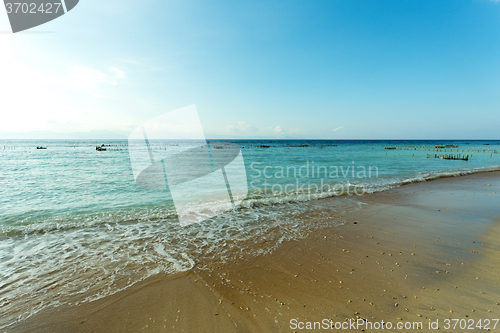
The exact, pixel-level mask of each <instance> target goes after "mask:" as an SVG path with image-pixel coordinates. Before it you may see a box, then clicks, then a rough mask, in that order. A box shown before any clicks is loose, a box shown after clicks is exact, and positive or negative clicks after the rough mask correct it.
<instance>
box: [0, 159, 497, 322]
mask: <svg viewBox="0 0 500 333" xmlns="http://www.w3.org/2000/svg"><path fill="white" fill-rule="evenodd" d="M491 171H500V166H491V167H482V168H470V169H460V170H452V171H432V172H420V173H416V174H411V175H406V176H405V175H399V176H390V177H385V178H384V177H380V178H375V179H367V180H363V181H360V182H357V183H356V182H352V183H350V182H348V181H345V182H342V183H341V184H343V185H344V186H345V188H347V189H352V190H356V189H358V190H361V189H362V190H363V192H362V193H375V192H380V191H386V190H390V189H391V188H395V187H398V186H403V185H406V184H411V183H416V182H424V181H430V180H434V179H439V178H446V177H458V176H464V175H470V174H473V173H481V172H491ZM337 183H338V184H340V182H337ZM334 196H337V197H338V200H334V201H322V200H318V199H323V198H329V197H334ZM210 206H214V207H215V206H216V203H215V204H214V203H208V204H207V207H203V208H204V209H209V208H210ZM360 207H361V205H359V202H358V201H356V195H348V194H347V193H340V192H339V191H338V190H336V189H332V188H330V191H308V192H307V193H306V192H295V193H287V194H282V195H267V196H263V195H259V194H257V193H251V194H250V195H249V197H248V198H247V199H246V200H244V201H243V202H242V204H241V205H240V206H239V207H236V208H235V209H233V210H232V211H229V212H227V213H224V214H221V215H219V216H217V217H215V218H212V219H209V220H207V221H204V222H201V223H198V224H195V225H192V226H189V227H181V226H180V225H179V223H178V220H177V218H176V212H175V210H174V208H173V207H169V206H167V205H165V206H161V207H155V208H151V207H147V208H137V207H135V208H128V209H125V208H124V209H122V210H119V211H106V212H99V213H87V214H79V215H72V216H61V217H57V218H52V219H46V220H44V221H38V222H37V223H26V221H20V222H19V223H17V224H10V225H8V226H3V227H2V228H1V229H0V239H1V240H2V241H1V242H0V313H1V315H0V328H3V327H6V326H8V325H10V324H12V323H13V322H15V321H18V320H23V319H25V318H27V317H29V316H31V315H32V314H34V313H36V312H38V311H40V310H41V309H43V308H45V307H47V306H59V305H62V304H67V303H69V302H73V301H74V299H75V298H76V299H78V302H88V301H92V300H96V299H99V298H102V297H105V296H108V295H111V294H114V293H116V292H118V291H121V290H123V289H126V288H129V287H130V286H132V285H134V284H135V283H137V282H139V281H142V280H144V279H146V278H148V277H151V276H153V275H156V274H176V273H179V272H183V271H187V270H190V269H193V268H196V269H210V268H211V267H213V265H217V264H222V263H225V262H228V261H231V260H235V259H238V258H241V257H245V256H258V255H265V254H267V253H271V252H272V251H274V250H275V249H276V248H278V247H279V246H280V244H281V243H283V242H285V241H288V240H296V239H302V238H305V237H307V235H309V234H310V233H311V232H312V231H314V230H317V229H318V228H322V227H325V226H336V225H340V224H342V223H343V221H342V220H341V219H339V218H336V217H338V216H342V215H344V216H345V214H346V212H349V211H352V210H353V209H360ZM212 208H213V207H212ZM213 209H217V208H216V207H215V208H213ZM311 211H314V212H315V214H314V219H306V218H304V217H307V216H308V215H307V214H308V212H311ZM73 304H74V303H73ZM2 323H5V324H2Z"/></svg>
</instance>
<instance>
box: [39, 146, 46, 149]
mask: <svg viewBox="0 0 500 333" xmlns="http://www.w3.org/2000/svg"><path fill="white" fill-rule="evenodd" d="M36 149H47V147H41V146H40V147H36Z"/></svg>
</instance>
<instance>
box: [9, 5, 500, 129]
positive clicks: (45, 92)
mask: <svg viewBox="0 0 500 333" xmlns="http://www.w3.org/2000/svg"><path fill="white" fill-rule="evenodd" d="M192 104H195V105H196V107H197V110H198V113H199V117H200V121H201V124H202V126H203V129H204V131H205V135H206V137H207V138H283V139H290V138H296V139H301V138H311V139H320V138H323V139H500V135H499V133H500V132H499V125H500V2H499V1H491V0H471V1H462V0H442V1H436V0H433V1H426V0H416V1H410V0H408V1H400V0H395V1H386V0H377V1H356V0H350V1H345V0H341V1H335V0H328V1H315V0H313V1H295V0H287V1H258V0H253V1H187V0H182V1H181V0H179V1H177V0H176V1H170V0H142V1H140V2H137V1H132V0H107V1H102V0H80V3H79V4H78V5H77V6H76V7H75V8H74V9H73V10H72V11H71V12H69V13H67V14H66V15H63V16H61V17H60V18H58V19H56V20H54V21H51V22H48V23H46V24H44V25H41V26H38V27H35V28H32V29H30V30H27V31H25V32H20V33H16V34H12V32H11V28H10V24H9V20H8V17H7V14H6V11H5V10H4V9H2V8H0V138H1V136H2V133H3V134H4V135H5V133H7V132H8V133H11V132H22V133H25V132H30V131H51V132H55V133H73V132H87V131H112V132H114V133H118V134H119V135H120V136H123V137H125V138H126V137H127V136H128V133H130V132H131V131H132V130H133V129H134V128H136V127H137V126H140V125H141V124H142V123H144V122H146V121H148V120H149V119H152V118H154V117H157V116H159V115H161V114H164V113H166V112H168V111H171V110H175V109H178V108H182V107H185V106H188V105H192Z"/></svg>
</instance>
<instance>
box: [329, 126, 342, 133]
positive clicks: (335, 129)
mask: <svg viewBox="0 0 500 333" xmlns="http://www.w3.org/2000/svg"><path fill="white" fill-rule="evenodd" d="M341 129H343V127H337V128H334V129H332V131H334V132H337V131H338V130H341Z"/></svg>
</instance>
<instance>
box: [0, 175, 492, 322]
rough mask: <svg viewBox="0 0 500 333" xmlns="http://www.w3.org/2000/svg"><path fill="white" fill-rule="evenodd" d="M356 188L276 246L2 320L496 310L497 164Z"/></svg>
mask: <svg viewBox="0 0 500 333" xmlns="http://www.w3.org/2000/svg"><path fill="white" fill-rule="evenodd" d="M488 184H489V185H490V186H488ZM325 200H335V198H331V199H325ZM356 200H358V201H360V202H362V203H363V204H362V205H361V207H362V209H360V210H359V211H356V212H353V213H352V214H349V216H342V218H341V219H342V220H345V221H346V224H345V225H343V226H339V227H331V228H324V229H320V230H318V231H316V232H314V233H312V234H311V235H310V236H309V237H307V238H306V239H304V240H301V241H291V242H288V243H286V244H283V246H281V247H280V248H279V249H278V250H277V251H275V252H274V253H273V254H271V255H266V256H261V257H256V258H251V259H245V260H239V261H235V262H232V263H228V264H224V265H219V266H217V267H212V270H210V271H208V270H197V269H194V270H192V271H190V272H187V273H185V274H180V275H177V276H169V277H166V276H157V277H155V278H151V279H148V280H147V281H144V282H143V283H139V284H136V285H135V286H134V287H132V288H130V289H128V290H125V291H123V292H120V293H117V294H115V295H113V296H110V297H106V298H104V299H101V300H98V301H95V302H91V303H84V304H81V305H78V306H61V307H59V308H55V309H46V310H44V311H42V312H40V313H38V314H36V315H34V316H33V317H31V318H29V319H28V320H26V321H24V322H22V323H18V324H16V325H15V326H12V327H10V328H8V329H6V330H5V331H6V332H294V331H301V330H299V329H297V328H295V327H294V326H293V325H291V320H297V322H304V323H306V322H321V321H323V320H324V319H328V320H332V321H333V323H335V322H337V321H338V322H344V321H345V320H348V319H366V320H368V321H371V322H376V321H381V320H384V321H385V322H387V321H390V322H392V323H394V325H395V324H396V323H397V322H399V321H403V322H406V321H410V322H422V323H423V325H424V330H423V331H429V330H428V329H426V328H427V325H428V321H429V319H431V320H432V321H435V320H436V319H439V320H440V329H439V331H449V330H446V329H444V326H443V320H444V319H446V318H451V319H455V318H456V319H467V320H469V319H473V320H475V321H477V320H478V319H482V320H484V319H493V318H500V305H498V304H499V302H500V289H499V283H500V274H499V267H500V244H499V242H498V239H500V219H499V218H500V208H499V206H498V205H499V204H500V173H499V172H491V173H482V174H475V175H471V176H467V177H457V178H446V179H439V180H435V181H431V182H425V183H418V184H410V185H406V186H402V187H400V188H397V189H393V190H391V191H387V192H383V193H376V194H373V195H365V196H361V197H358V198H356ZM318 213H319V212H318ZM314 215H315V214H314V212H313V213H310V214H308V215H306V216H303V219H304V220H306V221H307V219H314ZM338 218H339V219H340V217H338ZM492 326H493V325H491V328H492ZM498 326H500V325H498ZM476 329H477V328H476ZM497 329H500V327H498V328H497ZM360 330H361V329H360ZM303 331H306V330H303ZM308 331H310V332H311V331H321V330H319V329H316V330H308ZM323 331H334V330H333V329H328V330H323ZM366 331H371V330H369V329H368V330H366ZM385 331H388V332H390V331H394V332H396V331H400V330H397V329H393V330H385Z"/></svg>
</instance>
